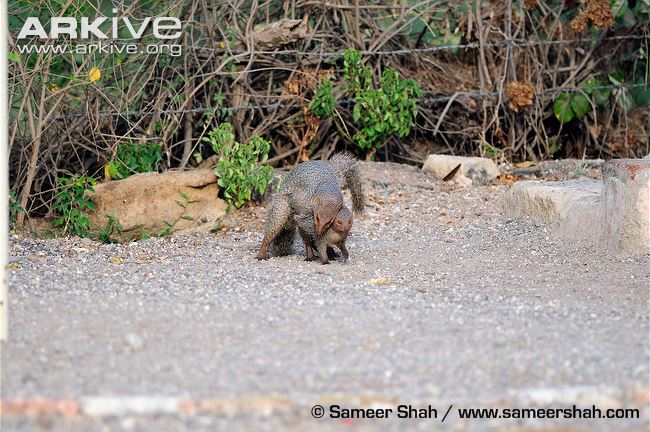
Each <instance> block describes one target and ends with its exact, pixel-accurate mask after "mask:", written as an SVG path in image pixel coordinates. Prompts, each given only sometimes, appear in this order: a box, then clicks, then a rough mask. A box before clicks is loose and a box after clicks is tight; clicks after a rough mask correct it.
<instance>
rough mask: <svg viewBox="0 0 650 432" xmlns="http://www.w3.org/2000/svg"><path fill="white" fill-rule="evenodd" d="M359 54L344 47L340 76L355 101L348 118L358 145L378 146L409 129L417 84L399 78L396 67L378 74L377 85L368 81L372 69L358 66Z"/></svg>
mask: <svg viewBox="0 0 650 432" xmlns="http://www.w3.org/2000/svg"><path fill="white" fill-rule="evenodd" d="M360 61H361V55H360V54H359V53H358V51H355V50H350V49H348V50H346V52H345V55H344V58H343V63H344V76H345V77H346V78H347V79H348V89H349V90H351V91H353V92H354V93H355V98H356V104H355V106H354V108H353V111H352V118H353V120H354V122H355V123H356V124H357V126H359V130H358V131H357V133H356V134H355V135H354V137H353V140H354V141H355V143H356V144H357V145H358V146H359V147H361V148H362V149H374V150H376V149H379V148H381V147H382V146H383V145H384V143H385V142H386V140H387V139H388V138H389V137H390V136H391V135H397V136H399V137H405V136H406V135H408V134H409V133H410V132H411V127H412V126H413V123H414V122H415V117H416V116H417V113H418V108H417V103H416V99H417V98H418V97H421V96H422V90H421V89H420V87H419V86H418V84H417V83H416V82H415V81H413V80H410V79H402V77H401V75H400V74H399V72H397V70H395V69H393V68H387V69H385V70H384V72H383V73H382V75H381V79H380V80H379V87H378V88H374V87H373V84H372V71H371V70H370V68H368V67H367V66H360V64H359V63H360Z"/></svg>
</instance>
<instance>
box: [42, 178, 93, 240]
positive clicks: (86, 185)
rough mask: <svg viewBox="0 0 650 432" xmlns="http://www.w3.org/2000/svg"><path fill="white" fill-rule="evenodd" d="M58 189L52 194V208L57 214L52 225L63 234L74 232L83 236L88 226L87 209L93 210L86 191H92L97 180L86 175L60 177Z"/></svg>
mask: <svg viewBox="0 0 650 432" xmlns="http://www.w3.org/2000/svg"><path fill="white" fill-rule="evenodd" d="M58 184H59V190H58V191H57V192H56V194H55V195H54V204H53V205H52V209H53V210H54V211H55V212H56V213H57V214H58V215H59V216H58V217H57V218H56V219H54V227H55V228H58V229H59V230H60V231H61V232H62V233H63V234H64V235H65V234H76V235H78V236H79V237H85V236H86V235H87V233H88V228H89V227H90V222H89V221H88V217H86V213H85V212H86V211H87V210H94V208H95V205H94V204H93V203H92V201H91V200H90V198H89V197H88V195H87V194H86V192H94V191H95V189H93V186H94V185H95V184H97V181H96V180H95V179H94V178H92V177H88V176H79V175H76V176H74V177H62V178H60V179H59V180H58Z"/></svg>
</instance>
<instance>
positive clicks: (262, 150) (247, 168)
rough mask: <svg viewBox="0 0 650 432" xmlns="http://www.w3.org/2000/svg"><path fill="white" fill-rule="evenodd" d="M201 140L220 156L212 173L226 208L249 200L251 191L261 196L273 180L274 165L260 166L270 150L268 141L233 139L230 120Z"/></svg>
mask: <svg viewBox="0 0 650 432" xmlns="http://www.w3.org/2000/svg"><path fill="white" fill-rule="evenodd" d="M203 139H204V140H205V141H207V142H209V143H210V144H211V145H212V149H213V150H214V151H215V153H217V154H218V155H219V161H218V162H217V166H216V168H215V170H214V173H215V175H216V176H217V179H218V180H217V184H218V185H219V187H221V190H222V191H223V196H224V198H225V199H226V202H227V203H228V211H230V210H231V206H232V205H233V204H234V205H235V207H237V208H239V207H241V206H242V205H244V203H245V202H246V201H250V200H251V199H252V197H253V192H257V193H258V194H260V195H264V192H265V191H266V188H267V186H268V185H269V183H270V182H271V180H272V179H273V168H272V167H270V166H267V165H261V164H262V163H263V162H264V161H266V160H267V158H268V155H269V150H270V149H271V144H270V143H269V142H268V141H267V140H265V139H264V138H262V137H254V138H252V139H251V140H250V141H249V142H248V143H239V142H237V141H235V134H234V133H233V130H232V125H231V124H230V123H222V124H221V125H220V126H219V127H218V128H216V129H213V130H211V131H210V132H208V136H207V137H205V138H203Z"/></svg>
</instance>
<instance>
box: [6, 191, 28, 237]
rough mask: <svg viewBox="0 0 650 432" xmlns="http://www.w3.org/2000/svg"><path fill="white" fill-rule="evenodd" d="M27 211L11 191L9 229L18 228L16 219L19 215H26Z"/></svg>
mask: <svg viewBox="0 0 650 432" xmlns="http://www.w3.org/2000/svg"><path fill="white" fill-rule="evenodd" d="M24 212H25V209H24V208H23V207H22V206H21V205H20V203H19V202H18V199H17V198H16V193H15V192H14V191H9V228H10V229H14V228H15V227H16V218H18V213H24Z"/></svg>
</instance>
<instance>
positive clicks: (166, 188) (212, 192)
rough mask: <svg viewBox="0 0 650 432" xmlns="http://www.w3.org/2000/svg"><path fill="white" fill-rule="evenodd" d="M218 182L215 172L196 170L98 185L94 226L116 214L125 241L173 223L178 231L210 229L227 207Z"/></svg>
mask: <svg viewBox="0 0 650 432" xmlns="http://www.w3.org/2000/svg"><path fill="white" fill-rule="evenodd" d="M216 181H217V179H216V177H215V175H214V173H213V172H212V171H211V170H195V171H184V172H166V173H163V174H158V173H144V174H136V175H133V176H131V177H129V178H127V179H124V180H117V181H115V180H114V181H109V182H107V183H102V184H98V185H97V186H95V192H94V193H89V196H90V197H91V200H92V201H93V203H94V204H95V210H94V211H92V212H89V214H88V219H89V220H90V225H91V229H92V230H100V229H102V228H104V227H105V226H106V224H107V222H108V218H107V216H108V215H111V214H112V213H113V212H114V213H115V217H116V219H117V220H119V221H120V223H121V224H122V233H123V240H129V239H133V238H140V237H141V236H142V235H143V233H146V234H147V235H158V234H159V233H160V232H161V231H163V230H165V229H166V228H168V227H169V228H170V229H171V230H172V231H173V232H185V233H191V232H209V231H210V229H211V228H212V227H213V226H214V225H215V224H216V223H218V222H219V221H220V220H221V219H222V218H223V216H224V215H225V213H226V207H227V206H226V203H225V202H224V201H223V200H221V199H220V198H218V197H217V194H218V192H219V187H218V186H217V183H216ZM183 194H184V195H185V197H184V196H183ZM186 197H187V198H186ZM114 231H115V230H114ZM112 237H117V233H116V232H113V235H112Z"/></svg>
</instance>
